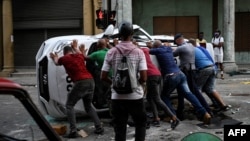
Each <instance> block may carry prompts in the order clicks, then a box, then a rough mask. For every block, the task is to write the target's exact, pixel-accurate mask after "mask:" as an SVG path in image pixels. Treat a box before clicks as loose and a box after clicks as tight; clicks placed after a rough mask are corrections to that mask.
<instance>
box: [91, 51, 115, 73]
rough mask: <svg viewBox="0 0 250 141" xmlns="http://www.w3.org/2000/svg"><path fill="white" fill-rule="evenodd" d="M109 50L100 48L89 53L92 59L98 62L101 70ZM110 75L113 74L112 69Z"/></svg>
mask: <svg viewBox="0 0 250 141" xmlns="http://www.w3.org/2000/svg"><path fill="white" fill-rule="evenodd" d="M107 52H108V48H104V49H100V50H98V51H96V52H93V53H91V54H90V55H89V57H90V59H91V60H93V61H95V62H96V63H97V67H98V68H99V69H100V70H101V69H102V65H103V62H104V58H105V56H106V53H107ZM109 76H110V77H111V76H112V71H111V70H110V71H109Z"/></svg>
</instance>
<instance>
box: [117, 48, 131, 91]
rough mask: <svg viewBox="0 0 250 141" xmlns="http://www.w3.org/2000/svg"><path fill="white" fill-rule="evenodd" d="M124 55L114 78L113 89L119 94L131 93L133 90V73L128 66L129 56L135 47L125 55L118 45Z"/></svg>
mask: <svg viewBox="0 0 250 141" xmlns="http://www.w3.org/2000/svg"><path fill="white" fill-rule="evenodd" d="M116 48H117V50H118V51H119V53H120V54H121V55H122V59H121V63H119V64H118V66H117V70H116V73H115V76H114V78H113V89H114V90H115V91H116V93H117V94H130V93H132V92H133V88H132V86H131V78H130V76H131V74H130V71H129V67H128V62H127V59H128V58H127V57H126V56H128V55H129V54H130V53H131V52H132V51H133V50H134V49H135V48H133V49H132V50H131V51H130V52H129V53H128V54H127V55H123V54H122V52H121V50H120V49H119V48H118V47H116Z"/></svg>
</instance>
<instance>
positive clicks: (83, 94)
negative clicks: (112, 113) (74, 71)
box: [66, 79, 101, 131]
mask: <svg viewBox="0 0 250 141" xmlns="http://www.w3.org/2000/svg"><path fill="white" fill-rule="evenodd" d="M94 87H95V83H94V80H93V79H85V80H81V81H77V82H75V83H74V86H73V89H72V90H71V92H70V93H69V94H68V99H67V101H66V110H67V116H68V120H69V123H70V130H71V131H76V130H77V128H76V116H75V111H74V106H75V105H76V103H77V102H78V101H79V100H82V102H83V105H84V108H85V111H86V112H87V113H88V115H89V116H90V117H91V118H92V120H93V121H94V123H95V126H96V127H99V126H101V122H100V119H99V117H98V115H97V113H96V111H95V109H94V107H93V105H92V99H93V93H94Z"/></svg>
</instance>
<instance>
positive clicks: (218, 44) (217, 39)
mask: <svg viewBox="0 0 250 141" xmlns="http://www.w3.org/2000/svg"><path fill="white" fill-rule="evenodd" d="M211 43H212V44H213V47H214V59H215V64H216V65H217V67H218V68H220V75H221V79H224V67H223V45H224V38H223V37H222V36H221V31H220V30H218V29H217V30H216V31H215V32H214V37H213V38H212V41H211ZM216 76H217V75H216Z"/></svg>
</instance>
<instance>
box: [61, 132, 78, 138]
mask: <svg viewBox="0 0 250 141" xmlns="http://www.w3.org/2000/svg"><path fill="white" fill-rule="evenodd" d="M63 137H64V138H77V137H79V135H78V133H77V131H74V132H72V131H70V133H69V134H67V135H64V136H63Z"/></svg>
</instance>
